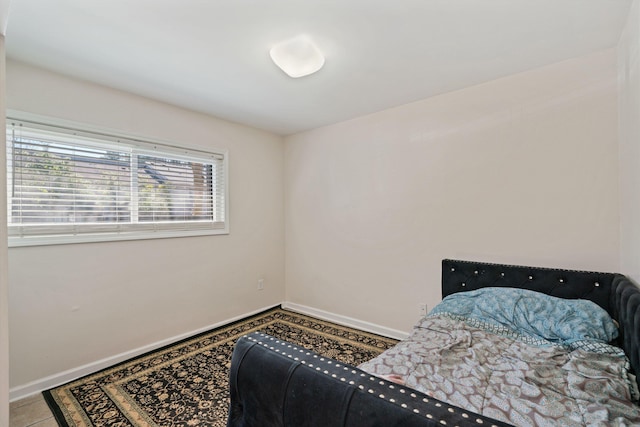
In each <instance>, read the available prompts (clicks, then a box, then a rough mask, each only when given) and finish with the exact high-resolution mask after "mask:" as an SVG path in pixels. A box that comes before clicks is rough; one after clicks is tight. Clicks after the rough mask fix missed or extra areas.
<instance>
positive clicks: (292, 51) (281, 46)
mask: <svg viewBox="0 0 640 427" xmlns="http://www.w3.org/2000/svg"><path fill="white" fill-rule="evenodd" d="M269 53H270V55H271V59H272V60H273V62H275V64H276V65H277V66H278V67H280V68H281V69H282V71H284V72H285V73H287V75H288V76H289V77H293V78H298V77H303V76H308V75H309V74H313V73H315V72H316V71H318V70H319V69H320V68H322V66H323V65H324V56H323V55H322V53H321V52H320V51H319V50H318V48H317V47H316V45H315V44H313V42H312V41H311V40H309V38H308V37H306V36H302V35H300V36H296V37H294V38H292V39H289V40H285V41H283V42H280V43H278V44H277V45H275V46H273V47H272V48H271V51H270V52H269Z"/></svg>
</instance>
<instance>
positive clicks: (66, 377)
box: [9, 302, 409, 402]
mask: <svg viewBox="0 0 640 427" xmlns="http://www.w3.org/2000/svg"><path fill="white" fill-rule="evenodd" d="M276 306H277V305H274V306H269V307H264V308H260V309H258V310H254V311H252V312H250V313H245V314H242V315H240V316H236V317H233V318H231V319H227V320H223V321H222V322H218V323H215V324H213V325H209V326H205V327H203V328H200V329H197V330H195V331H191V332H187V333H184V334H180V335H177V336H174V337H171V338H167V339H165V340H162V341H158V342H155V343H152V344H149V345H145V346H143V347H139V348H136V349H134V350H131V351H126V352H124V353H120V354H117V355H115V356H111V357H107V358H105V359H101V360H98V361H96V362H92V363H88V364H86V365H83V366H80V367H78V368H73V369H69V370H67V371H64V372H60V373H58V374H55V375H51V376H48V377H45V378H41V379H39V380H36V381H32V382H30V383H27V384H23V385H20V386H17V387H13V388H11V389H10V390H9V401H11V402H13V401H15V400H19V399H23V398H25V397H28V396H31V395H33V394H36V393H41V392H42V391H44V390H48V389H51V388H54V387H57V386H60V385H62V384H66V383H68V382H70V381H73V380H76V379H78V378H81V377H84V376H86V375H90V374H93V373H96V372H98V371H100V370H102V369H105V368H108V367H110V366H113V365H116V364H118V363H121V362H124V361H126V360H129V359H131V358H134V357H137V356H140V355H142V354H145V353H148V352H150V351H153V350H157V349H159V348H162V347H164V346H166V345H169V344H173V343H176V342H178V341H182V340H184V339H186V338H190V337H193V336H195V335H198V334H200V333H203V332H207V331H210V330H212V329H215V328H218V327H220V326H224V325H227V324H229V323H233V322H235V321H238V320H242V319H244V318H246V317H249V316H252V315H254V314H258V313H261V312H263V311H265V310H269V309H270V308H273V307H276ZM282 308H286V309H287V310H291V311H295V312H297V313H301V314H306V315H308V316H312V317H317V318H318V319H323V320H327V321H329V322H333V323H337V324H339V325H343V326H348V327H351V328H356V329H361V330H363V331H367V332H371V333H374V334H378V335H382V336H385V337H389V338H394V339H398V340H402V339H405V338H406V337H407V336H409V334H408V333H407V332H404V331H399V330H396V329H391V328H387V327H384V326H380V325H376V324H374V323H370V322H365V321H362V320H358V319H354V318H351V317H347V316H342V315H339V314H335V313H331V312H328V311H324V310H319V309H316V308H312V307H307V306H305V305H301V304H296V303H292V302H283V303H282Z"/></svg>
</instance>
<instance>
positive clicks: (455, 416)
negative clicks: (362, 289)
mask: <svg viewBox="0 0 640 427" xmlns="http://www.w3.org/2000/svg"><path fill="white" fill-rule="evenodd" d="M442 296H443V302H442V303H441V304H439V305H438V306H437V307H435V308H434V309H433V310H432V311H431V312H430V313H429V316H427V317H426V318H423V319H420V320H419V321H418V322H417V323H416V325H415V327H414V328H413V330H412V332H411V334H410V336H409V338H407V339H406V340H403V341H402V342H400V343H399V344H398V345H397V346H396V347H394V348H392V349H390V350H387V351H385V352H384V353H382V354H381V355H380V356H379V357H377V358H375V359H373V360H372V361H369V362H366V363H364V364H363V365H361V366H359V367H354V366H346V365H344V364H340V363H338V362H336V361H335V360H332V359H329V358H324V357H321V356H319V355H317V354H315V353H313V352H311V351H308V350H305V349H302V348H298V347H296V346H295V345H293V344H290V343H287V342H283V341H280V340H277V339H276V338H274V337H270V336H268V335H265V334H261V333H259V332H257V333H254V334H250V335H247V336H245V337H243V338H241V339H240V340H239V341H238V342H237V344H236V347H235V350H234V354H233V357H232V363H231V371H230V392H231V404H230V410H229V419H228V426H229V427H235V426H244V427H249V426H266V427H268V426H292V427H293V426H318V427H320V426H323V427H327V426H381V427H382V426H436V425H438V426H442V425H447V426H453V425H460V426H462V425H489V426H504V425H519V426H520V425H523V426H524V425H545V424H546V425H640V407H638V405H637V395H638V392H637V390H638V378H636V377H635V373H636V372H638V369H640V352H639V350H638V345H639V339H638V336H639V333H640V290H638V288H637V286H636V285H635V284H634V283H633V282H632V281H630V280H629V279H628V278H627V277H625V276H624V275H621V274H614V273H598V272H584V271H570V270H561V269H551V268H540V267H525V266H512V265H502V264H489V263H482V262H471V261H461V260H450V259H445V260H443V261H442ZM541 313H543V314H542V315H541ZM559 319H563V321H562V322H560V321H559ZM505 324H506V325H507V326H505ZM513 324H515V325H516V326H517V327H516V326H512V325H513ZM445 356H446V357H445ZM449 356H452V357H449ZM447 357H449V358H447Z"/></svg>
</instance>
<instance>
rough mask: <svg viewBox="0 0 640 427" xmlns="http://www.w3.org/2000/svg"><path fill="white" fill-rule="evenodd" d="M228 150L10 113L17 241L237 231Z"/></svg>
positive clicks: (13, 237)
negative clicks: (231, 212) (230, 209)
mask: <svg viewBox="0 0 640 427" xmlns="http://www.w3.org/2000/svg"><path fill="white" fill-rule="evenodd" d="M226 162H227V156H226V155H225V153H208V152H202V151H196V150H187V149H182V148H178V147H173V146H169V145H165V144H158V143H153V142H148V141H140V140H137V139H133V138H125V137H118V136H115V135H107V134H104V133H97V132H89V131H82V130H78V129H72V128H70V127H64V126H56V125H50V124H42V123H37V122H35V121H28V120H18V119H13V118H10V117H9V118H7V173H8V179H7V185H8V188H7V196H8V226H9V243H10V245H11V246H23V245H33V244H53V243H71V242H81V241H102V240H126V239H139V238H157V237H177V236H193V235H203V234H223V233H228V222H227V206H228V204H227V190H226V189H227V180H226V178H227V176H226V175H227V173H226V169H227V163H226Z"/></svg>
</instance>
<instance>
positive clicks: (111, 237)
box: [8, 229, 229, 248]
mask: <svg viewBox="0 0 640 427" xmlns="http://www.w3.org/2000/svg"><path fill="white" fill-rule="evenodd" d="M222 234H229V230H228V229H216V230H163V231H130V232H119V233H99V234H89V233H87V234H77V235H72V234H68V235H57V236H24V237H17V236H9V239H8V243H9V247H10V248H17V247H25V246H49V245H67V244H76V243H99V242H118V241H126V240H148V239H171V238H178V237H197V236H214V235H222Z"/></svg>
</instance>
